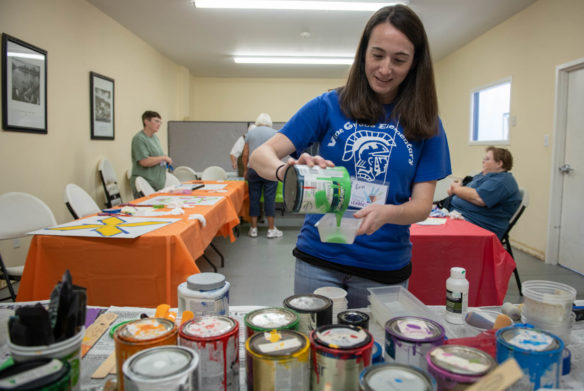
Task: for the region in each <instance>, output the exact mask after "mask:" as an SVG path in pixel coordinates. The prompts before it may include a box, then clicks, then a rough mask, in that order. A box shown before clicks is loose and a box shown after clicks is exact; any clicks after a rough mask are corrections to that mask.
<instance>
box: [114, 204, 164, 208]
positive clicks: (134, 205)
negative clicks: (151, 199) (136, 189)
mask: <svg viewBox="0 0 584 391" xmlns="http://www.w3.org/2000/svg"><path fill="white" fill-rule="evenodd" d="M120 206H133V207H139V208H164V205H162V204H156V205H154V204H121V205H120Z"/></svg>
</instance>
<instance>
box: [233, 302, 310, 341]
mask: <svg viewBox="0 0 584 391" xmlns="http://www.w3.org/2000/svg"><path fill="white" fill-rule="evenodd" d="M298 322H299V317H298V314H297V313H296V312H294V311H292V310H291V309H289V308H282V307H270V308H261V309H259V310H255V311H251V312H248V313H247V314H246V315H245V317H244V318H243V323H244V324H245V330H246V335H247V338H249V337H251V336H252V335H253V334H255V333H257V332H266V331H271V330H297V329H298Z"/></svg>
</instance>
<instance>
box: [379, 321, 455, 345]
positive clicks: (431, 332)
mask: <svg viewBox="0 0 584 391" xmlns="http://www.w3.org/2000/svg"><path fill="white" fill-rule="evenodd" d="M385 332H386V334H389V335H391V336H393V337H395V338H397V339H399V340H402V341H408V342H434V341H438V340H441V339H444V335H445V332H444V327H442V325H440V324H439V323H437V322H434V321H433V320H430V319H426V318H421V317H417V316H399V317H396V318H392V319H390V320H388V321H387V323H386V324H385Z"/></svg>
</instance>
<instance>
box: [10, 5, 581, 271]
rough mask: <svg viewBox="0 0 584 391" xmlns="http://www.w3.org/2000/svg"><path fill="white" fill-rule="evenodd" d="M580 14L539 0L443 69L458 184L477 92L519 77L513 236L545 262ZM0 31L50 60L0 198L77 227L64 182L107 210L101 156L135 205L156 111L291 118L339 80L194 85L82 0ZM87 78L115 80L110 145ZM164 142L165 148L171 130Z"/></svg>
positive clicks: (19, 18) (177, 115) (26, 9)
mask: <svg viewBox="0 0 584 391" xmlns="http://www.w3.org/2000/svg"><path fill="white" fill-rule="evenodd" d="M582 15H584V2H583V1H581V0H562V1H556V0H540V1H538V2H537V3H535V4H534V5H532V6H531V7H529V8H527V9H526V10H524V11H523V12H521V13H519V14H517V15H515V16H514V17H513V18H511V19H509V20H508V21H506V22H504V23H502V24H501V25H499V26H497V27H496V28H494V29H492V30H491V31H489V32H487V33H486V34H484V35H483V36H481V37H479V38H478V39H476V40H474V41H473V42H471V43H470V44H468V45H466V46H465V47H463V48H461V49H460V50H458V51H457V52H455V53H453V54H452V55H450V56H448V57H447V58H445V59H443V60H442V61H440V62H439V63H438V64H436V78H437V84H438V93H439V102H440V109H441V115H442V119H443V122H444V125H445V128H446V131H447V134H448V137H449V142H450V147H451V153H452V162H453V171H454V173H455V174H456V175H465V174H467V173H469V172H473V171H475V172H476V171H478V170H479V169H480V160H481V158H482V154H483V151H484V146H469V145H468V141H467V140H468V128H469V106H470V103H469V99H470V91H471V90H473V89H475V88H477V87H480V86H484V85H485V84H489V83H492V82H494V81H497V80H500V79H503V78H506V77H512V98H511V111H512V115H514V116H516V118H517V125H516V126H515V127H512V128H511V143H510V145H509V146H508V147H509V148H510V149H511V151H512V152H513V155H514V157H515V161H516V164H515V168H514V169H513V173H514V174H515V176H516V177H517V179H518V181H519V184H520V186H522V187H525V188H526V189H527V190H528V191H529V193H530V198H531V201H530V206H529V208H528V209H527V212H526V214H525V215H524V217H522V219H521V221H520V222H519V224H518V226H517V227H516V228H515V229H514V232H513V235H512V239H513V242H514V244H516V245H519V246H520V247H521V248H523V249H524V250H527V251H529V252H531V253H533V254H535V255H537V256H540V257H543V254H544V251H545V242H546V238H545V235H546V224H547V210H548V200H549V182H550V173H551V155H552V147H553V146H552V145H550V146H549V147H544V136H545V135H549V136H550V143H551V140H553V134H552V133H553V125H554V123H553V118H554V99H555V98H554V88H555V67H556V66H557V65H559V64H562V63H566V62H569V61H572V60H574V59H577V58H582V57H584V45H582V44H581V42H580V37H582V36H584V24H582V23H581V16H582ZM0 26H2V31H3V32H6V33H8V34H10V35H13V36H15V37H17V38H19V39H22V40H24V41H26V42H29V43H31V44H33V45H36V46H38V47H41V48H43V49H45V50H47V51H48V130H49V131H48V135H36V134H25V133H17V132H7V131H0V159H1V160H0V163H1V164H0V177H1V178H2V180H1V181H0V194H1V193H4V192H7V191H24V192H29V193H32V194H35V195H37V196H38V197H40V198H41V199H43V200H44V201H45V202H46V203H47V204H48V205H49V207H50V208H51V209H52V210H53V212H54V213H55V215H56V218H57V221H58V222H60V223H61V222H65V221H68V220H70V216H69V213H68V212H67V210H66V208H65V206H64V202H63V191H64V187H65V185H66V184H67V183H77V184H78V185H80V186H81V187H83V188H85V189H86V190H87V191H88V192H89V193H90V194H91V195H92V196H93V198H94V199H96V200H97V201H98V203H99V204H100V205H101V204H103V192H102V191H101V188H100V183H99V180H98V176H97V170H96V167H97V162H98V160H99V159H100V158H102V157H107V158H108V159H110V160H111V161H112V163H113V164H114V168H115V170H116V171H117V174H118V178H119V180H120V183H121V186H122V190H123V191H124V194H125V195H126V198H128V197H129V195H130V191H129V185H128V183H127V182H126V180H125V178H124V175H125V171H126V169H127V168H129V166H130V157H129V151H130V141H131V138H132V136H133V135H134V133H135V132H136V131H137V130H138V129H140V120H139V116H140V114H141V113H142V112H143V111H144V110H146V109H154V110H157V111H159V112H160V113H161V114H162V116H163V120H187V119H189V120H207V121H253V120H254V119H255V117H256V116H257V114H258V113H259V112H262V111H264V112H267V113H270V115H271V116H272V118H273V120H274V121H287V120H288V119H289V118H290V116H291V115H292V114H294V113H295V112H296V110H297V109H298V108H299V107H300V106H302V105H303V104H304V103H305V102H306V101H307V100H309V99H311V98H313V97H315V96H317V95H319V94H321V93H322V92H324V91H326V90H328V89H331V88H335V87H337V86H339V85H341V84H343V82H344V80H342V79H323V80H314V79H237V78H221V79H214V78H194V77H191V76H190V74H189V72H188V70H187V69H185V68H184V67H181V66H178V65H177V64H175V63H173V62H172V61H170V60H169V59H168V58H166V57H164V56H163V55H161V54H160V53H158V52H157V51H155V50H154V49H153V48H152V47H150V46H148V45H147V44H145V43H144V42H143V41H142V40H140V39H139V38H137V37H136V36H135V35H133V34H131V33H130V32H128V31H127V30H126V29H125V28H124V27H122V26H120V25H119V24H118V23H117V22H115V21H113V20H112V19H111V18H109V17H108V16H106V15H104V14H103V13H102V12H101V11H99V10H97V9H96V8H94V7H93V6H92V5H90V4H88V3H87V2H85V1H84V0H43V1H35V0H1V1H0ZM90 71H95V72H98V73H101V74H104V75H106V76H109V77H111V78H113V79H115V89H116V94H115V98H116V102H115V127H116V137H115V141H92V140H90V138H89V129H90V124H89V72H90ZM159 137H160V139H161V142H162V144H163V148H165V149H166V147H167V133H166V127H165V126H163V127H162V128H161V130H160V133H159ZM5 246H6V244H4V245H3V246H2V247H0V250H2V249H4V247H5ZM9 247H11V244H10V246H9ZM3 254H4V253H3ZM19 262H21V261H16V262H14V261H12V260H11V261H9V262H8V264H15V263H19Z"/></svg>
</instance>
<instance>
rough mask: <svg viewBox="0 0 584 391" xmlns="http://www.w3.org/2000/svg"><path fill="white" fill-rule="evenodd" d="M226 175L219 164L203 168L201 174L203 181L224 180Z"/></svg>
mask: <svg viewBox="0 0 584 391" xmlns="http://www.w3.org/2000/svg"><path fill="white" fill-rule="evenodd" d="M226 177H227V173H226V172H225V170H224V169H223V168H221V167H219V166H210V167H207V168H205V170H204V171H203V173H202V174H201V178H202V179H203V180H204V181H216V180H224V179H225V178H226Z"/></svg>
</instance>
